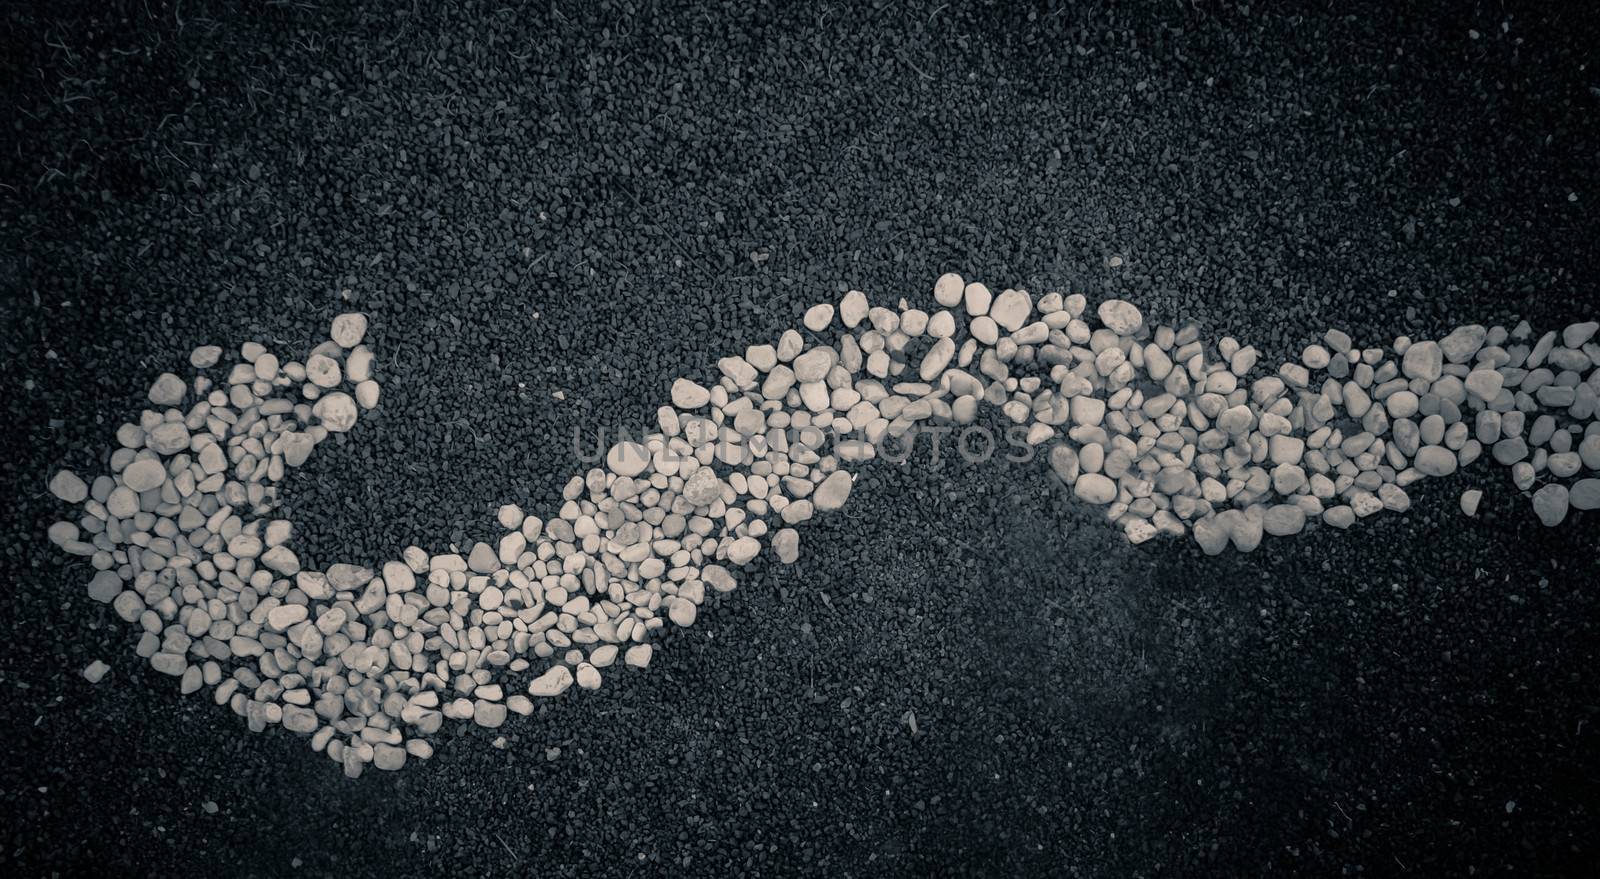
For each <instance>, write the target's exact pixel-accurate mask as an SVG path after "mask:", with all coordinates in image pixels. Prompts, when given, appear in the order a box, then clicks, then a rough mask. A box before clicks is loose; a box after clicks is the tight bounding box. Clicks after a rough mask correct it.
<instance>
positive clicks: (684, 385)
mask: <svg viewBox="0 0 1600 879" xmlns="http://www.w3.org/2000/svg"><path fill="white" fill-rule="evenodd" d="M709 402H711V392H710V391H708V390H706V389H705V387H703V386H702V385H700V384H699V383H697V382H694V381H690V380H689V379H686V378H680V379H678V380H677V381H674V382H673V383H672V405H674V406H676V407H678V408H679V409H684V410H694V409H699V408H700V407H701V406H704V405H706V404H707V403H709Z"/></svg>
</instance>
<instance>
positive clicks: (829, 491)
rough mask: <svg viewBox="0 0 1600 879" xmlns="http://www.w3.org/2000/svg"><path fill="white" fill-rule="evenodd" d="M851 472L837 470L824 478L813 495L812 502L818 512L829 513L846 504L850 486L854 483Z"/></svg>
mask: <svg viewBox="0 0 1600 879" xmlns="http://www.w3.org/2000/svg"><path fill="white" fill-rule="evenodd" d="M853 484H854V483H853V481H852V480H851V478H850V474H849V473H846V472H845V471H843V470H835V471H833V473H832V474H830V475H829V476H828V478H827V479H824V480H822V484H821V485H818V486H817V488H816V491H815V492H813V493H812V495H811V502H812V504H814V505H815V506H816V509H817V512H820V513H829V512H832V511H834V510H837V509H839V508H840V507H842V506H844V503H845V501H847V500H849V499H850V488H851V486H852V485H853Z"/></svg>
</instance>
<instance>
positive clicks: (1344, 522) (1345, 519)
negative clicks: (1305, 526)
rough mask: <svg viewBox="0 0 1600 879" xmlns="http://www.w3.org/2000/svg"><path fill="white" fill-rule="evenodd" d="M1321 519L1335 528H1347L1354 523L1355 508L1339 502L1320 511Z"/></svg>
mask: <svg viewBox="0 0 1600 879" xmlns="http://www.w3.org/2000/svg"><path fill="white" fill-rule="evenodd" d="M1322 521H1323V522H1324V523H1325V524H1328V525H1331V526H1333V527H1335V528H1339V529H1344V528H1349V527H1350V526H1351V525H1354V524H1355V523H1356V511H1355V508H1353V507H1350V506H1346V505H1344V504H1340V505H1339V506H1337V507H1329V508H1328V509H1326V510H1323V511H1322Z"/></svg>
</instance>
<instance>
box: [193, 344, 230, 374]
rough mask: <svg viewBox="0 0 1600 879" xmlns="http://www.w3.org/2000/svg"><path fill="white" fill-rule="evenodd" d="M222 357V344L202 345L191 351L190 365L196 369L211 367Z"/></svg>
mask: <svg viewBox="0 0 1600 879" xmlns="http://www.w3.org/2000/svg"><path fill="white" fill-rule="evenodd" d="M221 359H222V346H221V345H201V346H200V347H198V348H196V349H194V350H193V351H190V352H189V365H190V366H192V367H194V368H195V369H209V368H210V367H213V366H216V365H217V361H219V360H221Z"/></svg>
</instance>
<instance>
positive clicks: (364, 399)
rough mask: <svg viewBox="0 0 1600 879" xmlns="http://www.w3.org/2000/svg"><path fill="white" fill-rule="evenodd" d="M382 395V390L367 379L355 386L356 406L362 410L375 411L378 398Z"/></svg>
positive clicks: (375, 383)
mask: <svg viewBox="0 0 1600 879" xmlns="http://www.w3.org/2000/svg"><path fill="white" fill-rule="evenodd" d="M382 393H383V389H382V388H380V387H378V383H377V382H375V381H373V380H372V379H370V378H369V379H367V380H366V381H364V382H361V383H359V384H357V385H356V390H355V397H356V404H357V405H359V406H360V407H361V408H363V409H368V410H371V409H376V408H378V397H379V396H381V395H382Z"/></svg>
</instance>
